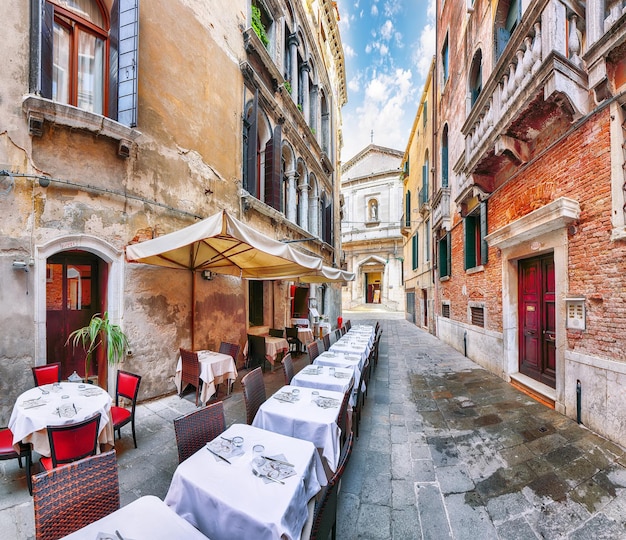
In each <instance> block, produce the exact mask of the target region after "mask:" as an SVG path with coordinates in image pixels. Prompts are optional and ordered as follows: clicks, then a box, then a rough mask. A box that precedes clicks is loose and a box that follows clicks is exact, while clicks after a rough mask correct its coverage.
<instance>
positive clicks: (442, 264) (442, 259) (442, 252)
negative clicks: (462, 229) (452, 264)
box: [439, 236, 448, 278]
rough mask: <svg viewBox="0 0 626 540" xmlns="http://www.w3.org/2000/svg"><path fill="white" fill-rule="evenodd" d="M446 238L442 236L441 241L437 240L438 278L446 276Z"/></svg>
mask: <svg viewBox="0 0 626 540" xmlns="http://www.w3.org/2000/svg"><path fill="white" fill-rule="evenodd" d="M446 240H447V236H444V237H443V238H442V239H441V240H439V277H440V278H442V277H445V276H447V275H448V266H447V263H448V259H447V253H448V248H447V246H446Z"/></svg>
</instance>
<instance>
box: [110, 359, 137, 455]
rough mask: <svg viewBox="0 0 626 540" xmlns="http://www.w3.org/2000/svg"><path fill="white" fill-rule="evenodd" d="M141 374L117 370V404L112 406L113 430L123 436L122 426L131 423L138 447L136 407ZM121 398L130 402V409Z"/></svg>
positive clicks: (134, 440)
mask: <svg viewBox="0 0 626 540" xmlns="http://www.w3.org/2000/svg"><path fill="white" fill-rule="evenodd" d="M140 382H141V375H136V374H135V373H130V372H129V371H123V370H121V369H118V370H117V385H116V391H115V406H113V407H111V416H112V417H113V430H114V431H117V436H118V438H119V437H121V433H120V430H121V429H122V426H125V425H126V424H128V423H130V425H131V429H132V432H133V442H134V443H135V448H137V436H136V434H135V408H136V407H137V396H138V395H139V383H140ZM120 398H123V399H127V400H128V401H129V402H130V409H127V408H126V407H122V406H121V400H120Z"/></svg>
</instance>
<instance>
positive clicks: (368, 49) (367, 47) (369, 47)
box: [365, 43, 372, 54]
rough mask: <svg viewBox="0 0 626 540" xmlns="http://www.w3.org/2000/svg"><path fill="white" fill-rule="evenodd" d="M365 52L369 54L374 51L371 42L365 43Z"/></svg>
mask: <svg viewBox="0 0 626 540" xmlns="http://www.w3.org/2000/svg"><path fill="white" fill-rule="evenodd" d="M365 52H366V54H369V53H371V52H372V46H371V45H370V44H369V43H368V44H367V45H365Z"/></svg>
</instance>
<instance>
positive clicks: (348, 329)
mask: <svg viewBox="0 0 626 540" xmlns="http://www.w3.org/2000/svg"><path fill="white" fill-rule="evenodd" d="M345 326H346V331H347V332H349V331H350V328H352V323H351V322H350V319H348V320H347V321H346V322H345Z"/></svg>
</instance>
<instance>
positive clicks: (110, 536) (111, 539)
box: [96, 532, 132, 540]
mask: <svg viewBox="0 0 626 540" xmlns="http://www.w3.org/2000/svg"><path fill="white" fill-rule="evenodd" d="M96 540H120V538H119V536H117V534H115V533H105V532H99V533H98V536H96ZM124 540H132V538H129V537H128V536H124Z"/></svg>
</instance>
